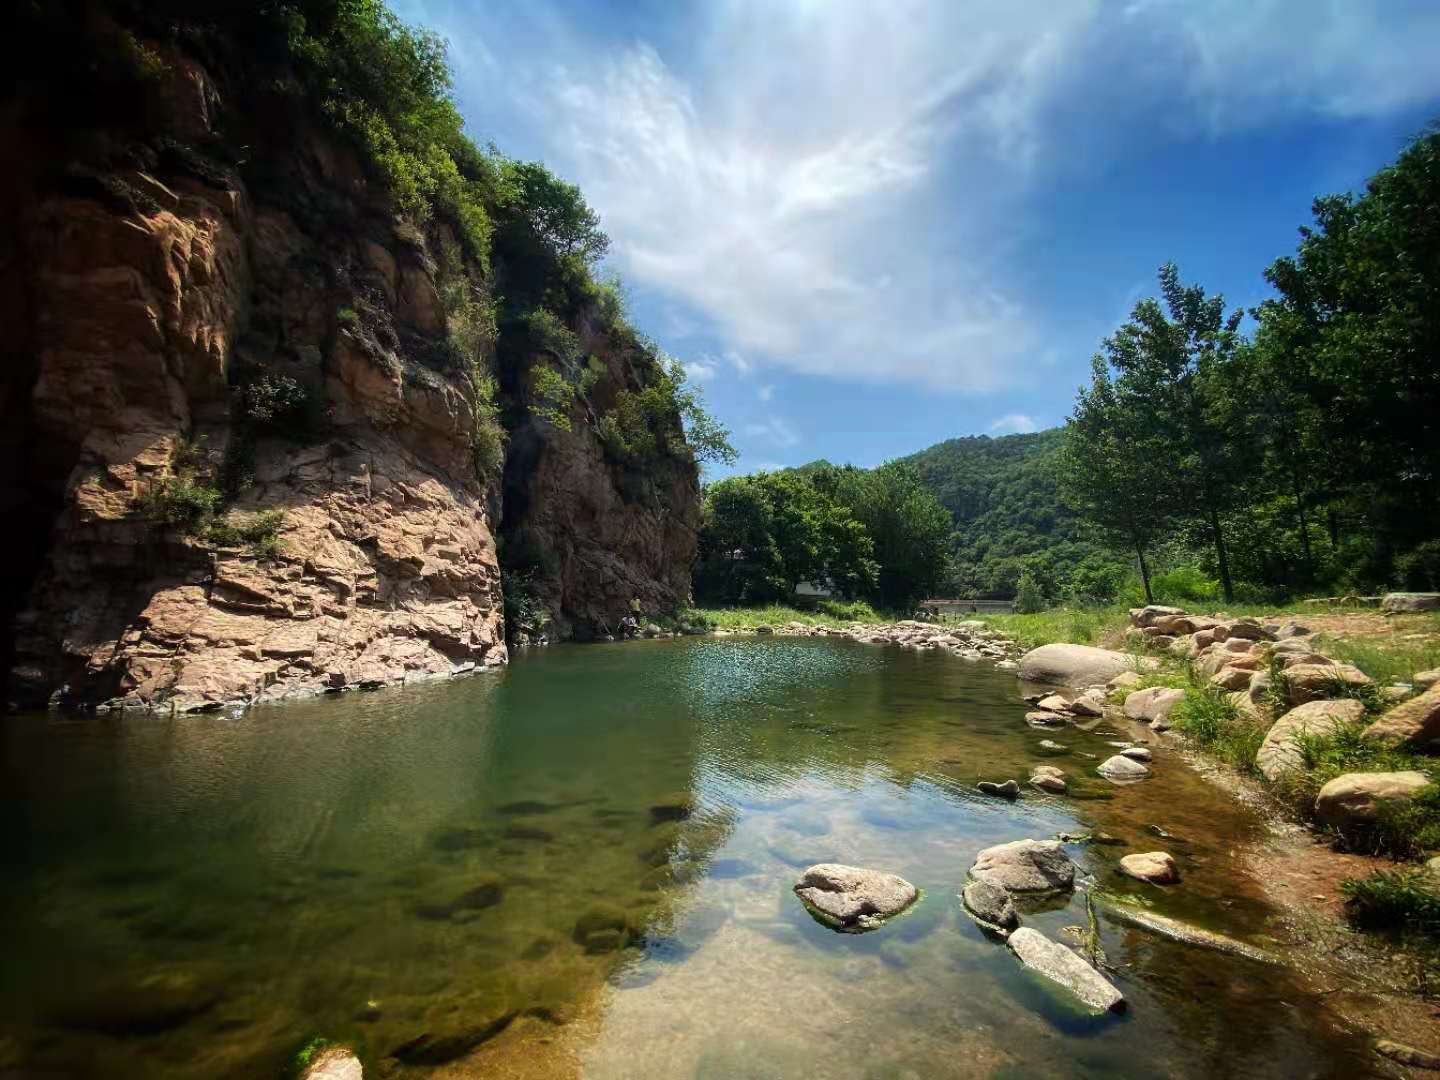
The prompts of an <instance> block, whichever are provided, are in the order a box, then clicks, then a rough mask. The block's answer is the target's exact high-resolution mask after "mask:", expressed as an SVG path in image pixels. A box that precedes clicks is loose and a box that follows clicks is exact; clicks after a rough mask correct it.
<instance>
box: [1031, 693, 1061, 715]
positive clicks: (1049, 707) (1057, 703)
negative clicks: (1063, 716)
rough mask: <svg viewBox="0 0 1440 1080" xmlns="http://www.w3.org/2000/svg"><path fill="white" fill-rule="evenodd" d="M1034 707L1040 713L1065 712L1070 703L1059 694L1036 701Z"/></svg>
mask: <svg viewBox="0 0 1440 1080" xmlns="http://www.w3.org/2000/svg"><path fill="white" fill-rule="evenodd" d="M1035 707H1036V708H1038V709H1039V710H1041V711H1042V712H1057V713H1058V712H1067V711H1069V709H1070V701H1069V699H1068V698H1063V697H1061V696H1060V695H1059V694H1051V695H1050V696H1048V697H1043V698H1041V699H1040V700H1039V701H1037V702H1036V703H1035Z"/></svg>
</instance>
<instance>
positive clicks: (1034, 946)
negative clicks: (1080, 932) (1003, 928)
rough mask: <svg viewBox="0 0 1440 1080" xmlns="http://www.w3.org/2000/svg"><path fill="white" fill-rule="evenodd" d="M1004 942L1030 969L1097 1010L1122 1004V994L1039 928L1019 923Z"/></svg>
mask: <svg viewBox="0 0 1440 1080" xmlns="http://www.w3.org/2000/svg"><path fill="white" fill-rule="evenodd" d="M1006 944H1008V945H1009V946H1010V949H1011V950H1012V951H1013V952H1014V953H1015V955H1016V956H1017V957H1019V958H1020V962H1021V963H1022V964H1024V965H1025V966H1026V967H1028V968H1029V969H1030V970H1032V971H1034V972H1036V973H1038V974H1040V975H1043V976H1045V978H1047V979H1049V980H1050V981H1051V982H1054V983H1058V984H1059V985H1060V986H1063V987H1064V988H1065V989H1066V990H1069V991H1070V992H1071V993H1072V994H1074V995H1075V996H1076V997H1077V998H1079V999H1080V1000H1081V1001H1082V1002H1084V1003H1085V1004H1086V1005H1087V1006H1089V1007H1090V1008H1091V1009H1093V1010H1095V1012H1097V1013H1104V1012H1112V1011H1115V1010H1119V1009H1122V1008H1124V1007H1125V995H1124V994H1122V993H1120V991H1119V990H1117V989H1115V987H1114V986H1112V985H1111V983H1110V981H1109V980H1108V979H1106V978H1105V976H1103V975H1101V974H1100V973H1099V972H1098V971H1096V970H1095V969H1094V968H1093V967H1091V966H1090V965H1089V964H1087V963H1086V962H1085V961H1084V960H1082V959H1081V958H1080V957H1079V956H1077V955H1076V954H1075V953H1073V952H1071V951H1070V950H1069V949H1067V948H1066V947H1065V946H1064V945H1061V944H1060V943H1059V942H1057V941H1051V940H1050V939H1049V938H1047V937H1046V936H1045V935H1044V934H1042V933H1040V931H1038V930H1033V929H1031V928H1030V927H1028V926H1022V927H1020V929H1018V930H1016V931H1015V932H1014V933H1012V934H1011V935H1010V937H1009V938H1008V939H1007V940H1006Z"/></svg>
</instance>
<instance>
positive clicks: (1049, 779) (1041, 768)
mask: <svg viewBox="0 0 1440 1080" xmlns="http://www.w3.org/2000/svg"><path fill="white" fill-rule="evenodd" d="M1030 784H1031V786H1032V787H1037V788H1039V789H1040V790H1041V791H1053V792H1056V793H1057V794H1061V795H1063V794H1064V793H1065V789H1066V783H1065V773H1064V772H1063V771H1061V770H1060V769H1057V768H1056V767H1055V766H1054V765H1036V766H1035V768H1034V771H1033V772H1032V773H1031V774H1030Z"/></svg>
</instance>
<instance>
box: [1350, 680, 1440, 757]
mask: <svg viewBox="0 0 1440 1080" xmlns="http://www.w3.org/2000/svg"><path fill="white" fill-rule="evenodd" d="M1415 679H1416V683H1417V685H1418V683H1419V679H1420V676H1418V675H1417V676H1416V677H1415ZM1365 738H1367V739H1376V740H1379V741H1381V742H1387V743H1402V742H1404V743H1411V744H1413V745H1417V746H1418V745H1422V744H1424V743H1428V742H1430V741H1431V740H1433V739H1440V683H1437V684H1435V685H1433V686H1431V687H1430V689H1428V690H1426V691H1425V692H1424V693H1423V694H1421V695H1420V696H1419V697H1414V698H1411V699H1410V700H1409V701H1403V702H1401V703H1400V704H1399V705H1396V706H1395V707H1394V708H1393V709H1391V710H1390V711H1389V712H1387V713H1385V715H1383V716H1382V717H1380V719H1379V720H1376V721H1375V723H1373V724H1371V725H1370V726H1369V727H1368V728H1366V729H1365Z"/></svg>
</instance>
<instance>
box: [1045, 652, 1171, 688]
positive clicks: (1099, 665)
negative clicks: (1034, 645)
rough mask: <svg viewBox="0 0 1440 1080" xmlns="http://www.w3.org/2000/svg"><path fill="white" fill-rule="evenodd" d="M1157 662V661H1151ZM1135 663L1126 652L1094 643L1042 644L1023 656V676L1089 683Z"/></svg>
mask: <svg viewBox="0 0 1440 1080" xmlns="http://www.w3.org/2000/svg"><path fill="white" fill-rule="evenodd" d="M1150 664H1151V665H1152V666H1153V664H1154V661H1153V660H1152V661H1150ZM1134 667H1135V663H1134V660H1133V659H1132V658H1131V657H1130V656H1129V655H1128V654H1126V653H1122V652H1111V651H1110V650H1109V649H1097V648H1094V647H1093V646H1090V645H1063V644H1058V643H1056V644H1051V645H1041V646H1040V647H1039V648H1038V649H1031V650H1030V651H1029V652H1027V653H1026V654H1025V655H1024V656H1022V657H1021V658H1020V677H1021V678H1022V679H1025V680H1026V681H1028V682H1035V683H1044V684H1046V685H1048V686H1089V685H1090V684H1091V683H1102V682H1105V681H1106V680H1108V679H1113V678H1114V677H1115V676H1116V675H1119V674H1120V673H1121V672H1122V671H1130V670H1133V669H1134Z"/></svg>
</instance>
